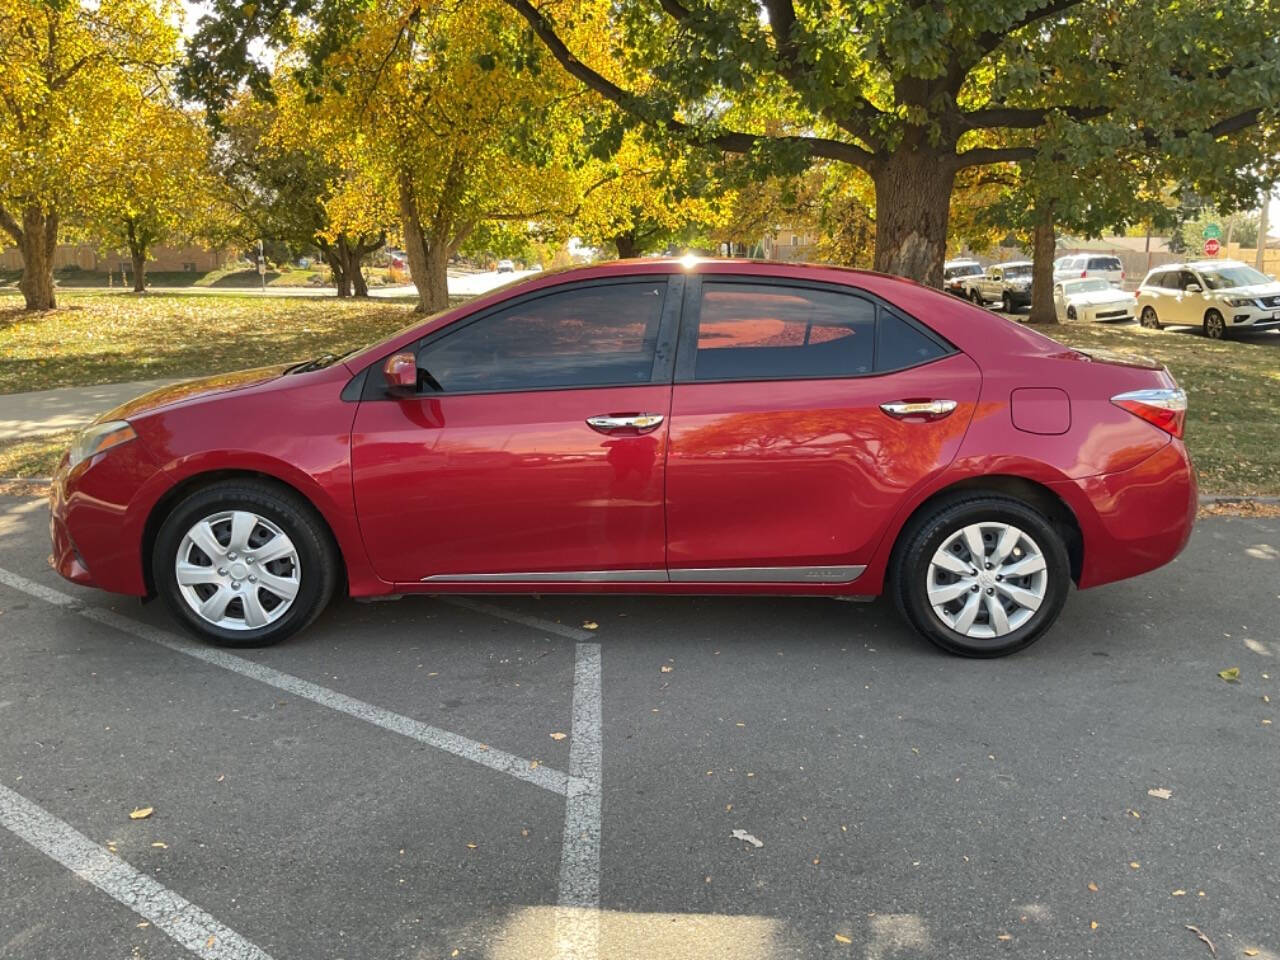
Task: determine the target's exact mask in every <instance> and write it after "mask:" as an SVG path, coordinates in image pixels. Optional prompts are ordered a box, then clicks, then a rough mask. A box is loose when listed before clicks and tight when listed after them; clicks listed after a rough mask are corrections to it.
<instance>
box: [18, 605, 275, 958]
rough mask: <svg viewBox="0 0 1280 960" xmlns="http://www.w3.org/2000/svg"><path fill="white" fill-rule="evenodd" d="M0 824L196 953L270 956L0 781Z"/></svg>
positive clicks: (205, 954)
mask: <svg viewBox="0 0 1280 960" xmlns="http://www.w3.org/2000/svg"><path fill="white" fill-rule="evenodd" d="M6 582H7V581H6ZM0 826H3V827H4V828H5V829H6V830H9V831H11V832H12V833H14V834H16V835H17V836H19V837H21V838H22V839H23V840H25V841H26V842H27V843H29V844H31V846H33V847H35V848H36V849H37V850H39V851H40V852H41V853H43V854H45V855H46V856H49V857H52V858H53V859H54V860H56V861H58V863H60V864H62V865H63V866H64V867H66V868H67V869H68V870H70V871H71V872H72V873H75V874H76V875H77V876H79V877H80V878H82V879H84V880H87V881H89V883H91V884H93V885H94V886H95V887H97V888H98V889H99V890H101V891H102V892H103V893H105V894H106V895H107V896H109V897H111V898H112V899H113V900H117V901H119V902H120V903H122V904H124V905H125V906H126V907H128V908H129V909H130V910H132V911H133V912H134V913H136V914H138V915H139V916H140V917H144V918H145V919H146V920H148V921H150V922H151V923H152V924H153V925H155V927H156V928H157V929H159V930H162V931H163V932H164V933H166V934H167V935H168V936H169V937H171V938H172V939H173V940H175V941H176V942H177V943H178V945H179V946H181V947H183V948H184V949H186V950H189V951H191V952H192V953H194V954H195V955H196V956H197V957H202V958H204V960H271V956H270V955H269V954H268V953H266V952H265V951H263V950H261V949H260V948H258V947H256V946H254V945H253V944H252V943H250V942H249V941H248V940H246V939H245V938H244V937H242V936H240V934H238V933H236V932H235V931H234V930H232V929H230V928H229V927H225V926H223V925H222V924H221V923H219V922H218V921H217V920H215V919H214V918H213V917H211V916H209V914H207V913H205V912H204V911H203V910H201V909H200V908H199V907H197V906H196V905H195V904H193V903H192V902H191V901H189V900H187V899H186V898H185V897H182V896H179V895H178V894H176V893H174V892H173V891H172V890H170V889H168V888H167V887H164V886H162V885H161V884H159V883H158V882H156V881H155V880H153V879H152V878H151V877H149V876H147V875H146V874H145V873H140V872H139V871H137V870H135V869H134V868H133V867H131V866H130V865H129V864H127V863H125V861H123V860H121V859H120V858H119V857H117V856H115V855H114V854H112V853H110V852H109V851H107V850H105V849H103V848H102V847H100V846H98V845H97V844H96V843H94V842H93V841H92V840H90V839H89V838H88V837H86V836H85V835H84V834H82V833H80V832H79V831H78V830H76V829H75V828H74V827H72V826H71V825H70V824H68V823H65V822H63V821H62V820H59V819H58V818H57V817H55V816H54V815H53V814H51V813H49V812H48V811H46V810H44V809H43V808H41V807H38V806H36V805H35V804H34V803H32V802H31V801H30V800H28V799H27V798H26V797H23V796H21V795H20V794H17V793H14V792H13V791H12V790H10V789H9V788H8V787H5V786H0Z"/></svg>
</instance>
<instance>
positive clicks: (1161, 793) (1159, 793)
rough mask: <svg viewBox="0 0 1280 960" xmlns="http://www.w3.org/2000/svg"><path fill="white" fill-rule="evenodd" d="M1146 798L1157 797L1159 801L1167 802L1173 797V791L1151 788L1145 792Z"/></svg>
mask: <svg viewBox="0 0 1280 960" xmlns="http://www.w3.org/2000/svg"><path fill="white" fill-rule="evenodd" d="M1147 796H1148V797H1158V798H1159V799H1161V800H1168V799H1169V798H1170V797H1172V796H1173V791H1172V790H1169V789H1168V788H1166V787H1152V788H1151V789H1150V790H1148V791H1147Z"/></svg>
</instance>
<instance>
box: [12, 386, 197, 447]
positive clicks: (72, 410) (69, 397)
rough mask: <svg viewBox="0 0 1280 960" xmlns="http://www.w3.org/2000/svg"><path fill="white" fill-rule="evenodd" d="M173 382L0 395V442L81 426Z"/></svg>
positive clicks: (65, 388)
mask: <svg viewBox="0 0 1280 960" xmlns="http://www.w3.org/2000/svg"><path fill="white" fill-rule="evenodd" d="M176 382H177V380H176V379H168V380H139V381H136V382H134V383H103V384H99V385H97V386H94V387H61V388H59V389H57V390H40V391H36V392H34V393H10V394H5V395H3V396H0V441H3V440H16V439H18V438H21V437H38V436H40V435H41V434H46V433H57V432H58V431H60V430H73V429H75V428H76V427H82V426H84V425H85V424H86V423H88V422H89V421H91V420H92V419H93V418H94V417H96V416H97V415H98V414H100V413H102V412H103V411H105V410H110V409H111V408H112V407H114V406H116V405H117V404H120V403H123V402H124V401H126V400H132V399H133V398H134V397H136V396H138V395H139V394H142V393H146V392H147V391H148V390H153V389H155V388H156V387H162V386H164V385H166V384H169V383H176Z"/></svg>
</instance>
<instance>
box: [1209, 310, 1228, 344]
mask: <svg viewBox="0 0 1280 960" xmlns="http://www.w3.org/2000/svg"><path fill="white" fill-rule="evenodd" d="M1204 335H1205V336H1206V337H1208V338H1209V339H1210V340H1221V339H1223V338H1224V337H1226V335H1227V321H1226V320H1224V319H1222V314H1220V313H1219V312H1218V311H1217V310H1210V311H1209V312H1208V313H1206V314H1205V315H1204Z"/></svg>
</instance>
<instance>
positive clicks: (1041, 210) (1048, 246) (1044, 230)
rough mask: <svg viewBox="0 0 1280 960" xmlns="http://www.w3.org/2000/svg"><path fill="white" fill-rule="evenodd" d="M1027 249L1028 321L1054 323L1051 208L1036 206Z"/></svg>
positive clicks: (1056, 320) (1053, 234) (1056, 318)
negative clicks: (1032, 229)
mask: <svg viewBox="0 0 1280 960" xmlns="http://www.w3.org/2000/svg"><path fill="white" fill-rule="evenodd" d="M1033 236H1034V239H1033V241H1032V253H1031V315H1030V316H1029V317H1027V322H1028V323H1057V322H1058V311H1057V309H1056V308H1055V307H1054V305H1053V255H1054V254H1055V253H1056V252H1057V248H1058V242H1057V237H1056V235H1055V233H1054V229H1053V208H1052V207H1047V206H1046V207H1041V206H1037V207H1036V225H1035V233H1034V234H1033Z"/></svg>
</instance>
